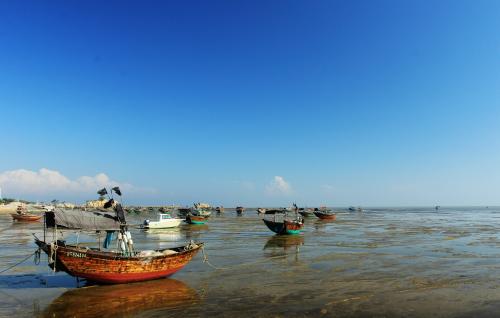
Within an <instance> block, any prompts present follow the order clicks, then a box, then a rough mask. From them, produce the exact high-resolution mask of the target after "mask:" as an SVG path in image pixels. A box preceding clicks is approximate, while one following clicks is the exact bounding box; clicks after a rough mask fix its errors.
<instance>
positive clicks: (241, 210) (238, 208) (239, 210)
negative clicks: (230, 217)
mask: <svg viewBox="0 0 500 318" xmlns="http://www.w3.org/2000/svg"><path fill="white" fill-rule="evenodd" d="M243 211H245V208H244V207H242V206H237V207H236V213H238V214H241V213H243Z"/></svg>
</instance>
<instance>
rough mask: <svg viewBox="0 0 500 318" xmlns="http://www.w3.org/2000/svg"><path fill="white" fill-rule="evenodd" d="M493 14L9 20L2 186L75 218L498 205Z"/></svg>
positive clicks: (349, 8)
mask: <svg viewBox="0 0 500 318" xmlns="http://www.w3.org/2000/svg"><path fill="white" fill-rule="evenodd" d="M499 12H500V3H499V2H495V1H439V2H436V1H313V2H312V1H177V2H175V1H134V2H128V1H114V2H113V1H106V2H103V1H60V2H57V1H22V2H16V1H3V2H0V43H1V50H0V111H1V112H0V116H1V118H2V119H3V120H2V121H1V125H0V132H1V136H2V137H3V138H2V144H3V147H2V155H1V156H0V187H2V191H3V195H4V196H17V197H24V198H31V199H40V200H43V199H53V198H56V197H57V198H59V199H64V200H73V201H82V200H85V199H90V198H93V197H94V195H95V192H94V190H93V188H94V185H95V186H99V185H101V184H106V185H107V184H108V183H118V184H125V185H124V186H125V187H126V188H127V189H128V191H127V192H128V193H127V192H126V197H125V198H126V202H127V201H128V202H129V203H136V204H146V203H151V204H160V203H179V204H189V203H192V202H195V201H206V202H210V203H213V204H214V205H219V204H223V205H226V206H233V205H240V204H241V205H246V206H249V205H252V206H258V205H277V206H282V205H289V204H290V203H291V202H293V201H296V202H297V203H298V204H300V205H310V206H311V205H320V204H328V205H334V206H346V205H378V206H387V205H403V206H404V205H433V204H441V205H446V204H448V205H482V204H485V205H494V204H500V200H499V193H500V169H499V168H498V163H499V162H500V150H499V149H500V147H499V146H500V145H499V144H500V141H499V138H498V137H499V136H500V128H499V125H498V120H499V119H500V36H499V34H500V13H499ZM40 169H45V170H43V171H40ZM47 171H49V172H47ZM101 173H102V174H105V176H106V178H108V179H106V178H104V177H103V176H102V175H99V174H101ZM83 176H87V177H88V179H85V178H84V179H81V178H82V177H83ZM96 176H97V177H96ZM82 180H83V181H82Z"/></svg>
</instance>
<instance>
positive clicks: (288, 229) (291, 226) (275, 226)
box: [262, 219, 304, 235]
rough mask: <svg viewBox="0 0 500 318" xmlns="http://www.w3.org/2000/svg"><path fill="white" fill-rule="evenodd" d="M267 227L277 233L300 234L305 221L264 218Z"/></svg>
mask: <svg viewBox="0 0 500 318" xmlns="http://www.w3.org/2000/svg"><path fill="white" fill-rule="evenodd" d="M262 220H263V221H264V223H265V224H266V225H267V227H268V228H269V229H270V230H271V231H273V232H274V233H276V234H280V235H284V234H291V235H293V234H299V233H300V231H301V230H302V227H303V226H304V223H303V222H301V221H297V220H283V221H274V220H267V219H262Z"/></svg>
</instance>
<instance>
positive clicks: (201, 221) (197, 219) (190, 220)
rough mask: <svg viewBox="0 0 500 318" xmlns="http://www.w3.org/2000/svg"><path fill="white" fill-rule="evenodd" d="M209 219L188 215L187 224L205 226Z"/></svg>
mask: <svg viewBox="0 0 500 318" xmlns="http://www.w3.org/2000/svg"><path fill="white" fill-rule="evenodd" d="M206 221H207V218H206V217H204V216H197V215H188V216H186V222H188V223H189V224H205V222H206Z"/></svg>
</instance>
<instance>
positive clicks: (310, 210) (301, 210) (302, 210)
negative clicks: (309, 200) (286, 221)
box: [299, 208, 314, 217]
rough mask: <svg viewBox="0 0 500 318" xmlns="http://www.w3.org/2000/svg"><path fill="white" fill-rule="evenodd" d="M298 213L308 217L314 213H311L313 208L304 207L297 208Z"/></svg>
mask: <svg viewBox="0 0 500 318" xmlns="http://www.w3.org/2000/svg"><path fill="white" fill-rule="evenodd" d="M299 214H300V215H302V216H304V217H309V216H313V215H314V213H313V209H307V210H306V209H304V208H301V209H299Z"/></svg>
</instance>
